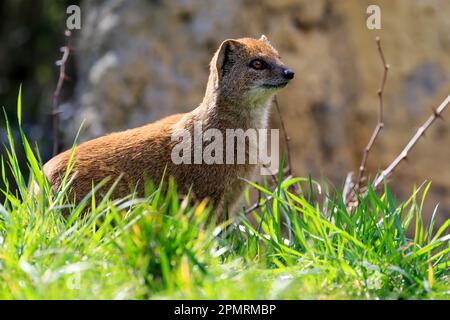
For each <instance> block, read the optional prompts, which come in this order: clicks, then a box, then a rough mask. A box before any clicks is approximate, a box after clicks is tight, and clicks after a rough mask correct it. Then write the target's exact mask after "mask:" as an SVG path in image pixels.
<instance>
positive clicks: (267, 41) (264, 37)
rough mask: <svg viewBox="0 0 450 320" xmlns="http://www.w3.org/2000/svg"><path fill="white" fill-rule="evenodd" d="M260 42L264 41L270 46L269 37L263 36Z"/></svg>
mask: <svg viewBox="0 0 450 320" xmlns="http://www.w3.org/2000/svg"><path fill="white" fill-rule="evenodd" d="M259 40H260V41H264V42H266V43H267V44H270V41H269V39H267V37H266V36H265V35H264V34H263V35H261V38H259Z"/></svg>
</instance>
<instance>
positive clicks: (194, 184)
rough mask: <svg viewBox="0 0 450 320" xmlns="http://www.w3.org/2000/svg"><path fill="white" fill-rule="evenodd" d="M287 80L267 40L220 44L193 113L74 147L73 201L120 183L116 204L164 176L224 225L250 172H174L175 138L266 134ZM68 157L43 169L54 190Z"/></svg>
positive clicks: (179, 167)
mask: <svg viewBox="0 0 450 320" xmlns="http://www.w3.org/2000/svg"><path fill="white" fill-rule="evenodd" d="M293 77H294V72H293V71H292V70H290V69H289V68H287V67H286V66H285V65H284V64H283V63H282V62H281V60H280V57H279V54H278V52H277V50H276V49H275V48H274V47H273V46H272V45H271V44H270V42H269V41H268V40H267V38H266V37H265V36H261V38H260V39H253V38H240V39H228V40H225V41H223V42H222V44H221V45H220V47H219V49H218V50H217V51H216V53H215V54H214V56H213V58H212V60H211V63H210V74H209V78H208V83H207V87H206V92H205V96H204V98H203V101H202V102H201V103H200V105H199V106H198V107H197V108H196V109H194V110H193V111H191V112H188V113H184V114H175V115H172V116H169V117H166V118H163V119H161V120H159V121H156V122H154V123H150V124H147V125H145V126H142V127H139V128H135V129H130V130H126V131H123V132H117V133H112V134H109V135H106V136H103V137H100V138H96V139H93V140H90V141H87V142H84V143H82V144H80V145H79V146H77V147H76V149H75V151H74V168H73V173H74V174H75V176H74V179H73V184H72V185H71V196H73V197H74V198H75V200H76V201H80V200H81V199H82V198H83V197H84V196H85V195H86V194H88V193H89V192H90V191H91V190H92V185H93V184H98V183H100V182H101V181H102V180H104V179H105V178H110V179H109V180H108V181H109V182H108V184H107V185H106V187H108V186H111V185H112V183H113V182H114V181H115V180H116V179H117V178H118V177H121V179H120V180H119V182H118V184H117V186H116V188H115V189H114V193H113V197H114V198H120V197H124V196H126V195H127V194H129V193H130V191H132V190H137V191H138V193H139V194H143V192H144V181H143V180H144V179H147V178H148V179H152V180H153V181H154V182H155V183H159V181H160V180H161V178H162V177H163V173H164V172H165V177H166V176H167V177H169V176H171V177H173V178H174V180H175V182H176V185H177V187H178V190H179V191H180V192H181V193H187V192H188V191H191V192H192V193H193V195H194V196H195V198H196V199H203V198H208V199H209V201H210V202H211V203H212V204H213V207H214V208H215V209H219V210H217V212H218V213H217V215H218V219H219V220H221V219H223V218H224V217H223V212H224V209H225V210H231V209H232V208H233V206H234V205H235V203H236V202H237V201H238V199H239V197H240V195H241V193H242V191H243V188H244V186H245V181H243V180H242V179H240V177H243V178H247V179H251V177H252V175H253V174H254V171H255V168H256V165H255V164H250V163H247V162H246V163H244V164H228V163H223V164H206V163H190V164H189V163H181V164H175V163H174V162H173V161H172V157H171V155H172V151H173V149H174V147H175V146H176V145H177V141H175V140H174V139H173V136H174V135H176V134H177V132H179V131H180V130H184V131H187V132H190V133H192V134H193V132H194V125H195V123H197V122H201V124H202V130H207V129H208V128H215V129H217V130H220V131H221V132H224V133H225V130H227V129H243V130H247V129H250V128H255V129H259V128H267V126H268V116H269V108H270V104H271V103H272V99H273V96H274V95H275V93H276V92H277V91H278V90H279V89H281V88H283V87H285V86H286V84H287V83H288V82H289V80H291V79H292V78H293ZM192 151H193V150H192ZM70 155H71V151H70V150H67V151H65V152H62V153H60V154H58V155H57V156H55V157H54V158H52V159H51V160H50V161H48V162H47V163H46V164H45V166H44V172H45V174H46V175H47V177H48V179H49V181H50V183H51V185H52V188H53V189H54V190H56V189H57V188H58V187H59V186H60V184H61V182H62V178H63V176H64V174H65V172H66V166H67V164H68V161H69V158H70Z"/></svg>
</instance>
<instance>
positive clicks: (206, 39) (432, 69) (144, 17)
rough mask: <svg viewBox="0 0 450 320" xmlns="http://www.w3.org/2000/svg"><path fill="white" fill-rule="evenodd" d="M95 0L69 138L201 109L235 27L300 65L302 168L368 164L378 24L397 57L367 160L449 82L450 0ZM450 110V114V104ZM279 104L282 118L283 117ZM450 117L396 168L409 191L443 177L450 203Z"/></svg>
mask: <svg viewBox="0 0 450 320" xmlns="http://www.w3.org/2000/svg"><path fill="white" fill-rule="evenodd" d="M205 3H206V2H205V1H200V0H178V1H158V0H155V1H144V0H137V1H120V0H117V1H95V2H94V1H85V2H84V3H83V5H82V13H83V17H84V19H83V25H82V30H81V33H80V34H79V41H78V45H77V59H78V60H77V61H78V73H79V82H78V84H77V89H76V90H77V91H76V96H77V99H78V100H76V101H73V103H72V104H73V105H74V108H75V109H74V110H75V116H74V119H72V120H71V121H70V127H71V129H72V131H71V132H72V134H70V135H68V137H67V138H68V141H70V140H71V139H72V138H73V136H74V133H75V132H76V131H77V129H78V127H79V125H80V124H81V122H82V120H85V123H84V130H83V133H82V139H87V138H92V137H95V136H98V135H101V134H104V133H106V132H111V131H117V130H122V129H126V128H130V127H135V126H139V125H142V124H144V123H146V122H150V121H154V120H156V119H159V118H161V117H163V116H166V115H169V114H172V113H176V112H186V111H190V110H192V109H193V108H194V107H196V106H197V104H198V103H200V101H201V98H202V96H203V92H204V90H205V86H206V81H207V76H208V63H209V60H210V59H211V57H212V54H213V53H214V51H215V50H216V48H217V47H218V45H219V44H220V43H221V41H223V40H224V39H226V38H233V37H242V36H252V37H259V36H260V35H261V34H262V33H264V34H266V35H267V36H268V38H269V40H270V41H271V42H272V43H273V44H274V46H275V47H276V48H277V49H278V50H279V52H280V53H281V55H282V59H283V61H284V62H285V63H286V64H287V65H289V66H290V67H291V68H293V69H294V70H295V72H296V78H295V79H294V81H293V82H292V83H291V84H290V85H289V86H288V87H287V88H286V89H285V90H283V91H282V93H280V95H279V102H280V106H281V108H282V112H283V114H284V118H285V121H286V126H287V129H288V132H289V134H290V136H291V138H292V147H291V148H292V153H293V154H292V157H293V159H294V169H295V172H296V173H297V174H299V175H303V176H306V175H307V174H308V173H311V174H312V175H313V177H316V178H318V179H320V177H321V176H325V177H327V178H330V179H331V181H332V182H334V183H335V184H338V185H339V184H341V183H342V182H343V179H344V177H345V175H346V173H347V172H348V171H350V170H356V169H357V168H358V165H359V162H360V158H361V155H362V150H363V148H364V146H365V144H366V143H367V141H368V139H369V137H370V134H371V132H372V129H373V127H374V126H375V123H376V119H377V112H378V100H377V90H378V86H379V83H380V79H381V75H382V72H383V68H382V64H381V62H380V59H379V56H378V53H377V50H376V46H375V41H374V39H375V36H377V35H379V36H381V38H382V44H383V47H384V50H385V54H386V58H387V60H388V63H389V64H390V65H391V70H390V73H389V77H388V81H387V86H386V92H385V128H384V130H383V132H382V135H381V138H380V139H379V140H378V141H377V143H376V146H375V148H374V149H373V151H372V154H371V156H370V159H369V163H368V168H369V172H371V173H374V172H375V170H376V169H378V168H382V167H385V166H386V165H387V164H388V163H389V162H390V161H391V160H392V159H393V158H394V157H395V156H396V155H397V154H398V152H399V151H400V150H401V149H402V147H403V145H404V144H405V143H406V142H407V141H408V140H409V138H410V136H412V134H413V133H414V131H415V130H416V128H417V127H418V126H419V125H420V124H421V123H422V122H423V121H424V120H425V119H426V117H428V116H429V114H430V112H431V106H433V105H437V103H438V102H440V100H442V99H443V98H444V97H445V96H446V95H447V94H448V93H450V54H449V52H450V32H449V31H450V19H448V17H447V16H446V13H448V12H450V2H448V1H445V0H442V1H438V0H436V1H422V0H414V1H412V0H396V1H387V0H386V1H359V0H351V1H330V0H328V1H327V0H315V1H299V0H282V1H272V0H265V1H250V0H238V1H208V2H207V3H208V4H207V5H206V4H205ZM369 4H378V5H379V6H380V7H381V17H382V28H383V29H382V30H379V31H378V30H368V29H367V28H366V18H367V14H366V8H367V6H368V5H369ZM447 118H449V116H447ZM277 119H278V118H277V116H276V114H274V116H273V126H274V127H277V126H278V123H277ZM449 128H450V123H449V122H446V123H445V122H442V123H437V124H436V125H434V126H433V127H432V128H431V130H430V132H429V133H428V135H427V137H426V138H425V140H424V141H421V142H420V143H419V144H418V145H417V147H416V148H415V149H414V150H413V152H412V154H411V155H410V158H409V162H408V163H403V164H402V165H401V167H400V168H399V170H397V171H396V172H395V175H394V177H393V184H392V185H393V187H394V190H395V191H396V192H397V193H398V194H400V195H403V196H404V195H407V194H408V193H409V192H410V191H411V189H412V187H413V185H414V184H418V185H419V184H421V183H422V182H423V181H424V180H425V179H432V180H433V186H432V190H433V198H432V199H430V201H429V203H430V204H433V203H436V202H441V208H444V209H443V213H445V214H447V215H448V214H449V212H450V211H449V209H450V197H449V191H450V166H449V162H450V161H449V160H450V148H449V142H450V133H449Z"/></svg>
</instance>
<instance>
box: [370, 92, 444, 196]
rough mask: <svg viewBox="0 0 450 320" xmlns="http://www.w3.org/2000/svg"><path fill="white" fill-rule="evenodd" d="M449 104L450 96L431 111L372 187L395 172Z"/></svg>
mask: <svg viewBox="0 0 450 320" xmlns="http://www.w3.org/2000/svg"><path fill="white" fill-rule="evenodd" d="M449 104H450V94H449V95H448V96H447V98H445V100H444V101H443V102H442V103H441V104H440V105H439V107H437V109H434V110H433V113H432V114H431V116H429V117H428V119H427V120H426V121H425V122H424V124H423V125H422V126H421V127H420V128H419V129H417V131H416V133H415V134H414V136H413V137H412V138H411V140H409V142H408V144H407V145H406V146H405V148H404V149H403V150H402V152H400V154H399V155H398V156H397V158H395V159H394V161H392V163H391V164H390V165H389V166H388V167H387V168H386V169H384V170H383V171H382V172H381V174H380V175H379V177H378V178H377V179H376V180H375V182H374V183H373V187H374V188H376V187H377V186H378V185H379V184H380V183H381V182H382V181H383V180H384V179H385V178H387V177H389V176H390V175H391V174H392V172H393V171H394V170H395V168H396V167H397V166H398V165H399V164H400V162H402V161H403V160H405V159H406V158H407V157H408V154H409V152H410V151H411V149H412V148H413V147H414V146H415V144H416V143H417V141H419V139H420V137H422V136H423V135H424V134H425V132H426V131H427V129H428V128H429V127H430V126H431V125H432V124H433V122H434V121H435V120H436V119H437V118H441V116H442V112H443V111H444V110H445V108H447V106H448V105H449Z"/></svg>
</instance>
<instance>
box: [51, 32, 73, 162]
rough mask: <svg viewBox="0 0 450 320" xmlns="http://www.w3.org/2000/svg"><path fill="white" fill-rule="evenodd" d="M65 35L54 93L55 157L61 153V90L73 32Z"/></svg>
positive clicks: (57, 63)
mask: <svg viewBox="0 0 450 320" xmlns="http://www.w3.org/2000/svg"><path fill="white" fill-rule="evenodd" d="M64 35H65V36H66V45H65V46H64V47H62V48H61V52H62V57H61V60H58V61H57V62H56V65H57V66H59V77H58V83H57V85H56V89H55V92H54V93H53V110H52V120H53V155H56V154H57V153H58V152H59V113H60V111H59V103H60V96H61V88H62V86H63V84H64V80H66V79H68V77H67V75H66V62H67V59H68V58H69V53H70V36H71V32H70V31H69V30H66V31H65V33H64Z"/></svg>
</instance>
